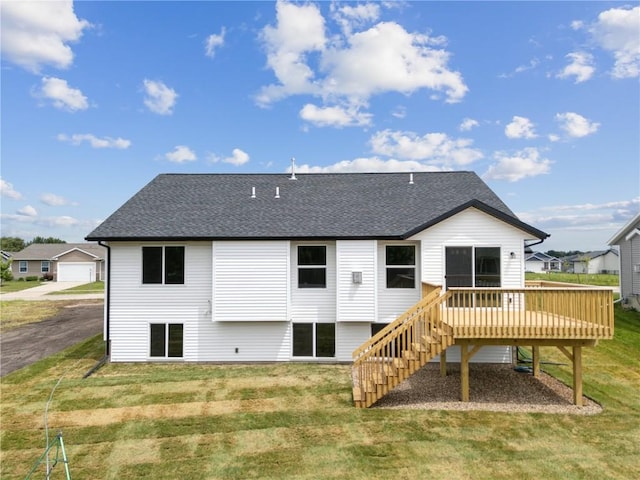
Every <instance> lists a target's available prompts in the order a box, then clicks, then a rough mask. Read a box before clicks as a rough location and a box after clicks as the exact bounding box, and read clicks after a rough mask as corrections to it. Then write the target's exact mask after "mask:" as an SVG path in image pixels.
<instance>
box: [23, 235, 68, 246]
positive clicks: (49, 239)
mask: <svg viewBox="0 0 640 480" xmlns="http://www.w3.org/2000/svg"><path fill="white" fill-rule="evenodd" d="M32 243H67V242H65V241H64V240H60V239H59V238H54V237H47V238H44V237H33V240H31V241H30V242H29V245H31V244H32Z"/></svg>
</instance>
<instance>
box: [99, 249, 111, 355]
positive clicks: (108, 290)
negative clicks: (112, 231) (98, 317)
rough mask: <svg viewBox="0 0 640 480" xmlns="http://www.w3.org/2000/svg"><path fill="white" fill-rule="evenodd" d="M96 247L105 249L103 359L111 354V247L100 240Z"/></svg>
mask: <svg viewBox="0 0 640 480" xmlns="http://www.w3.org/2000/svg"><path fill="white" fill-rule="evenodd" d="M98 245H101V246H103V247H105V248H106V249H107V283H106V284H105V298H104V308H105V314H104V323H105V334H106V338H105V351H104V355H105V357H108V356H109V355H110V354H111V334H110V327H111V325H110V322H109V319H110V316H111V247H110V246H109V245H107V244H106V243H102V240H99V241H98Z"/></svg>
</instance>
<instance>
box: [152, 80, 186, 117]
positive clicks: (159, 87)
mask: <svg viewBox="0 0 640 480" xmlns="http://www.w3.org/2000/svg"><path fill="white" fill-rule="evenodd" d="M144 91H145V94H146V97H145V98H144V104H145V105H146V106H147V108H148V109H149V110H151V111H152V112H153V113H157V114H159V115H171V114H172V113H173V107H174V106H175V104H176V99H177V98H178V94H177V93H176V91H175V90H174V89H172V88H169V87H167V86H166V85H165V84H164V83H162V82H156V81H153V80H147V79H146V78H145V79H144Z"/></svg>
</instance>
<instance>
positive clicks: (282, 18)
mask: <svg viewBox="0 0 640 480" xmlns="http://www.w3.org/2000/svg"><path fill="white" fill-rule="evenodd" d="M338 5H339V4H338ZM336 8H337V9H336ZM350 8H351V10H348V9H347V7H335V6H334V12H337V13H336V15H337V16H338V17H339V19H340V21H341V22H342V23H341V24H342V25H343V34H342V35H336V36H333V37H331V38H327V37H326V36H325V19H324V18H323V16H322V15H321V13H320V11H319V9H318V7H317V6H315V5H312V4H305V5H300V6H298V5H294V4H292V3H288V2H285V1H279V2H278V3H277V5H276V10H277V23H276V25H275V26H271V25H268V26H266V27H265V28H264V29H263V31H262V35H261V40H262V41H263V42H264V46H265V49H266V51H267V65H268V66H269V67H270V68H271V69H272V70H273V72H274V74H275V76H276V78H277V79H278V82H279V83H277V84H271V85H267V86H265V87H263V88H262V89H261V90H260V93H259V94H258V95H257V97H256V101H257V102H258V104H260V105H262V106H266V105H269V104H271V103H273V102H276V101H278V100H280V99H282V98H285V97H288V96H291V95H298V94H305V95H316V96H319V97H322V98H323V100H325V101H326V100H330V101H331V102H333V103H336V102H338V103H341V104H345V103H346V104H349V105H354V106H362V105H364V104H366V103H367V101H368V99H369V98H370V97H371V96H373V95H377V94H381V93H385V92H400V93H404V94H407V95H408V94H411V93H413V92H415V91H417V90H419V89H423V88H425V89H429V90H432V91H434V92H437V93H438V94H444V96H445V100H446V101H447V102H450V103H453V102H458V101H460V100H461V99H462V98H463V97H464V95H465V94H466V92H467V90H468V88H467V86H466V85H465V84H464V82H463V80H462V76H461V75H460V73H459V72H456V71H452V70H450V69H449V68H448V62H449V56H450V54H449V52H447V51H446V50H444V49H438V48H433V47H434V46H442V45H444V43H445V42H446V39H444V37H431V36H429V35H428V34H423V33H409V32H407V31H406V30H405V29H404V28H403V27H402V26H400V25H398V24H397V23H393V22H380V23H378V24H376V25H374V26H372V27H370V28H369V29H367V30H362V31H356V32H352V31H351V29H352V27H358V26H360V24H362V23H364V22H365V21H373V20H374V19H377V16H376V14H375V11H374V9H375V6H374V7H372V6H368V7H362V8H359V7H350ZM344 22H348V25H349V27H348V28H344Z"/></svg>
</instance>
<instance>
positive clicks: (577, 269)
mask: <svg viewBox="0 0 640 480" xmlns="http://www.w3.org/2000/svg"><path fill="white" fill-rule="evenodd" d="M564 261H565V262H567V263H568V264H569V269H570V271H572V272H573V273H587V274H597V273H611V274H614V275H617V274H618V273H619V271H620V257H619V254H618V251H617V250H616V249H615V248H610V249H608V250H597V251H593V252H585V253H580V254H578V255H572V256H570V257H567V258H566V259H564Z"/></svg>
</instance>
